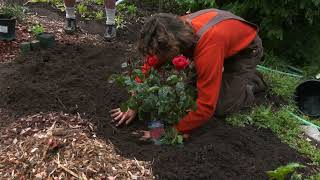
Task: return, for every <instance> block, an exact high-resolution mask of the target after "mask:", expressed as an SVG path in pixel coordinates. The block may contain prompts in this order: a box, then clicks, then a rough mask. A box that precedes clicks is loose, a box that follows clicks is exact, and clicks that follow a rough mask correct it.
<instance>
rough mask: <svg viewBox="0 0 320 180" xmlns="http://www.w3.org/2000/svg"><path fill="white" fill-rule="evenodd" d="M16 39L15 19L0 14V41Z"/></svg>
mask: <svg viewBox="0 0 320 180" xmlns="http://www.w3.org/2000/svg"><path fill="white" fill-rule="evenodd" d="M14 39H16V18H15V17H7V16H5V15H4V14H0V40H6V41H11V40H14Z"/></svg>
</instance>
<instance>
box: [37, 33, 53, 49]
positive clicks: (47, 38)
mask: <svg viewBox="0 0 320 180" xmlns="http://www.w3.org/2000/svg"><path fill="white" fill-rule="evenodd" d="M37 39H38V40H39V41H40V46H41V47H42V48H52V47H53V46H54V45H55V38H54V34H52V33H46V32H44V33H42V34H39V35H38V36H37Z"/></svg>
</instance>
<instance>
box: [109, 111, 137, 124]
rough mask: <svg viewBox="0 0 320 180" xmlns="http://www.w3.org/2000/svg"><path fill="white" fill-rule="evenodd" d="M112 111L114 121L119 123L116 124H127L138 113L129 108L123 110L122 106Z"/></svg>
mask: <svg viewBox="0 0 320 180" xmlns="http://www.w3.org/2000/svg"><path fill="white" fill-rule="evenodd" d="M110 113H111V117H112V119H113V120H112V122H115V123H117V124H116V126H120V125H121V124H123V123H125V124H126V125H127V124H129V123H130V122H131V121H133V120H134V118H135V117H136V115H137V112H136V111H134V110H132V109H128V110H127V112H122V111H121V109H120V108H117V109H112V110H111V111H110Z"/></svg>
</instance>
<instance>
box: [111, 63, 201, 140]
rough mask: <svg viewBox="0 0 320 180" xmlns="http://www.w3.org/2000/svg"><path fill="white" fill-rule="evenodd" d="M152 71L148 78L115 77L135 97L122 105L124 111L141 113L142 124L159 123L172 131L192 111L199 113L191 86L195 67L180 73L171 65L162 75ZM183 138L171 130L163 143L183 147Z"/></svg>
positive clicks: (140, 75) (133, 75)
mask: <svg viewBox="0 0 320 180" xmlns="http://www.w3.org/2000/svg"><path fill="white" fill-rule="evenodd" d="M186 62H187V61H186ZM144 67H145V66H144ZM149 68H150V69H148V72H147V74H146V72H145V73H143V71H145V70H140V69H133V70H130V71H129V72H130V73H129V74H125V75H114V76H113V77H112V78H113V79H114V80H115V81H116V82H118V84H120V85H121V86H123V87H125V88H126V89H127V90H128V92H129V94H134V95H133V96H130V97H129V99H128V100H127V101H126V102H125V103H123V104H122V105H121V111H123V112H125V111H127V109H128V108H130V109H133V110H136V111H137V113H138V115H139V119H140V120H146V121H150V120H158V121H161V122H162V123H163V124H164V125H165V127H171V126H172V125H175V124H177V123H178V122H179V120H180V119H181V118H183V117H184V116H185V115H186V114H187V113H188V112H189V111H192V110H195V109H196V102H195V96H196V90H195V86H193V84H192V83H191V82H193V81H192V80H191V79H192V78H191V77H193V75H194V70H193V66H192V65H189V66H188V67H187V68H186V69H184V70H178V69H175V68H173V65H172V64H170V63H168V64H167V65H165V66H163V67H161V72H160V71H157V70H155V69H153V68H152V67H149ZM181 138H182V136H180V135H178V134H177V132H174V131H173V130H172V129H167V131H166V135H165V136H164V139H163V142H165V143H168V144H181V142H182V139H181Z"/></svg>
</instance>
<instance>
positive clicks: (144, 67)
mask: <svg viewBox="0 0 320 180" xmlns="http://www.w3.org/2000/svg"><path fill="white" fill-rule="evenodd" d="M150 69H151V66H149V65H148V64H144V65H143V66H142V68H141V71H142V73H143V74H144V75H147V74H148V73H149V71H150Z"/></svg>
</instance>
